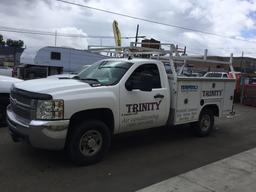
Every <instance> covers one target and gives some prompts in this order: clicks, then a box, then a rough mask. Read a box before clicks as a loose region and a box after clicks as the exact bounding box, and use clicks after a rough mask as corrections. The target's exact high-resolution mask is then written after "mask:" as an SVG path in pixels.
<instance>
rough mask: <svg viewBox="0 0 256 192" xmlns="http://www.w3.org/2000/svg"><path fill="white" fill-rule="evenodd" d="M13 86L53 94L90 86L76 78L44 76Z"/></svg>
mask: <svg viewBox="0 0 256 192" xmlns="http://www.w3.org/2000/svg"><path fill="white" fill-rule="evenodd" d="M15 87H16V88H18V89H22V90H25V91H30V92H36V93H46V94H54V93H57V92H62V91H71V90H74V89H83V88H89V87H91V86H90V85H89V84H87V83H85V82H82V81H79V80H76V79H57V78H56V79H55V78H45V79H35V80H28V81H24V82H22V83H16V84H15Z"/></svg>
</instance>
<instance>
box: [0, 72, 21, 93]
mask: <svg viewBox="0 0 256 192" xmlns="http://www.w3.org/2000/svg"><path fill="white" fill-rule="evenodd" d="M22 81H23V80H20V79H17V78H13V77H7V76H2V75H0V93H10V89H11V86H12V84H13V83H17V82H22Z"/></svg>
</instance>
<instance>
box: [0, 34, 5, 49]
mask: <svg viewBox="0 0 256 192" xmlns="http://www.w3.org/2000/svg"><path fill="white" fill-rule="evenodd" d="M4 45H5V41H4V39H3V35H1V34H0V46H4Z"/></svg>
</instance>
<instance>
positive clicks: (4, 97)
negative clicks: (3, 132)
mask: <svg viewBox="0 0 256 192" xmlns="http://www.w3.org/2000/svg"><path fill="white" fill-rule="evenodd" d="M21 81H22V80H20V79H17V78H13V77H8V76H3V75H0V128H1V126H2V125H5V123H6V121H5V120H6V107H7V105H9V103H10V102H9V101H10V100H9V95H10V91H11V86H12V84H13V83H17V82H21Z"/></svg>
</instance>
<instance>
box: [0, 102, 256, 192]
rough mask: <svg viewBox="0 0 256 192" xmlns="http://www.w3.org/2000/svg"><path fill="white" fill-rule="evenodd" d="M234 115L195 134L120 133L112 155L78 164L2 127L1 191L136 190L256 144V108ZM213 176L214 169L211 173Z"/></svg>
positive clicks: (243, 108)
mask: <svg viewBox="0 0 256 192" xmlns="http://www.w3.org/2000/svg"><path fill="white" fill-rule="evenodd" d="M235 108H236V111H237V115H236V116H235V117H234V118H233V119H221V120H216V130H215V131H214V132H213V133H212V134H211V135H210V136H209V137H205V138H198V137H195V136H194V135H193V133H192V131H191V130H190V127H189V126H182V127H175V128H172V129H165V128H156V129H151V130H146V131H140V132H134V133H129V134H124V135H120V136H116V137H115V138H114V141H113V144H112V147H111V150H110V152H109V154H108V155H107V156H106V158H105V159H104V160H103V161H102V162H100V163H98V164H95V165H91V166H87V167H76V166H74V165H73V164H72V163H70V161H69V160H68V159H67V157H66V155H65V153H64V152H56V151H45V150H38V149H34V148H32V147H30V146H28V145H24V144H22V143H13V141H12V140H11V138H10V136H9V135H8V131H7V129H6V128H0V191H1V192H7V191H8V192H9V191H11V192H16V191H26V192H30V191H31V192H32V191H33V192H34V191H47V192H50V191H54V192H58V191H60V192H65V191H69V192H70V191H86V192H90V191H93V192H97V191H111V192H113V191H118V192H119V191H136V190H139V189H142V188H144V187H147V186H149V185H152V184H154V183H158V182H161V181H163V180H165V179H168V178H170V177H173V176H177V175H179V174H182V173H185V172H187V171H190V170H192V169H196V168H199V167H202V166H205V165H207V164H209V163H212V162H215V161H217V160H220V159H224V158H226V157H229V156H232V155H235V154H237V153H240V152H243V151H245V150H248V149H252V148H254V147H256V139H255V138H256V108H253V107H248V106H241V105H236V107H235ZM209 174H210V173H209Z"/></svg>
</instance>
